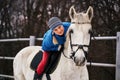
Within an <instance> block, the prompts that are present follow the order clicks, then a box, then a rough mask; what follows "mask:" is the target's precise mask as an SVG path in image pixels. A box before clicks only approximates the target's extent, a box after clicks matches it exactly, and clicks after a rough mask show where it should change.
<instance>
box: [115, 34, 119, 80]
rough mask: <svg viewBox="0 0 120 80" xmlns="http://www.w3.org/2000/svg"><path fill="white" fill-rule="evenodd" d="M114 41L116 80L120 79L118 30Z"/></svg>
mask: <svg viewBox="0 0 120 80" xmlns="http://www.w3.org/2000/svg"><path fill="white" fill-rule="evenodd" d="M116 42H117V45H116V80H120V32H117V39H116Z"/></svg>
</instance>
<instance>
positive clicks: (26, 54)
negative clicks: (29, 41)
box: [13, 46, 41, 80]
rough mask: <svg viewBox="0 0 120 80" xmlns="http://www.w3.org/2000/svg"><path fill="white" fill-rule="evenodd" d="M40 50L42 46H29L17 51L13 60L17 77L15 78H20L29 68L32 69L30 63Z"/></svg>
mask: <svg viewBox="0 0 120 80" xmlns="http://www.w3.org/2000/svg"><path fill="white" fill-rule="evenodd" d="M39 50H41V47H40V46H28V47H25V48H23V49H22V50H20V51H19V52H18V53H17V55H16V56H15V58H14V61H13V69H14V77H15V78H16V79H15V80H20V79H21V77H25V76H23V75H24V74H28V73H27V72H28V71H27V70H28V69H30V68H29V65H30V63H31V61H32V59H33V57H34V56H35V54H36V53H37V52H38V51H39ZM19 77H20V78H19ZM18 78H19V79H18ZM23 80H24V79H23Z"/></svg>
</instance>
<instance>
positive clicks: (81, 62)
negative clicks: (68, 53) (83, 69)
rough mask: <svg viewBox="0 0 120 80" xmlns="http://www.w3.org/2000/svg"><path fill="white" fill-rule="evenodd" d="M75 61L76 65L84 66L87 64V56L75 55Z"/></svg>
mask: <svg viewBox="0 0 120 80" xmlns="http://www.w3.org/2000/svg"><path fill="white" fill-rule="evenodd" d="M74 62H75V64H76V66H84V65H85V64H86V58H85V57H83V58H81V59H79V58H76V57H74Z"/></svg>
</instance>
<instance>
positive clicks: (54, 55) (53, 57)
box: [30, 51, 61, 74]
mask: <svg viewBox="0 0 120 80" xmlns="http://www.w3.org/2000/svg"><path fill="white" fill-rule="evenodd" d="M42 56H43V53H42V51H39V52H38V53H37V54H36V55H35V57H34V58H33V60H32V62H31V65H30V68H31V69H32V70H34V71H35V70H36V69H37V66H38V65H39V63H40V61H41V60H42ZM60 56H61V52H58V51H55V52H50V56H49V58H48V62H47V64H46V66H45V70H44V73H47V74H51V73H53V72H54V70H55V69H56V67H57V65H58V63H59V60H60Z"/></svg>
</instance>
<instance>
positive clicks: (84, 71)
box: [80, 66, 89, 80]
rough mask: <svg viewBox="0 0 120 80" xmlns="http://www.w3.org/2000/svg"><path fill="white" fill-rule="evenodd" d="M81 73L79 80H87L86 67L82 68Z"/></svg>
mask: <svg viewBox="0 0 120 80" xmlns="http://www.w3.org/2000/svg"><path fill="white" fill-rule="evenodd" d="M81 72H82V73H81V75H80V77H81V80H89V75H88V70H87V67H86V66H84V67H83V68H82V71H81Z"/></svg>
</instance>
